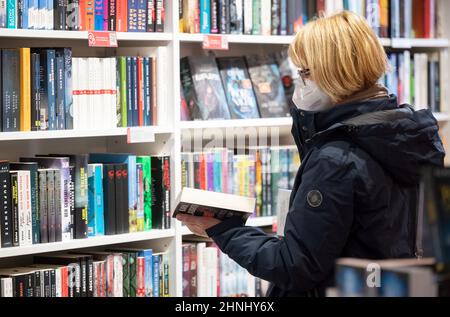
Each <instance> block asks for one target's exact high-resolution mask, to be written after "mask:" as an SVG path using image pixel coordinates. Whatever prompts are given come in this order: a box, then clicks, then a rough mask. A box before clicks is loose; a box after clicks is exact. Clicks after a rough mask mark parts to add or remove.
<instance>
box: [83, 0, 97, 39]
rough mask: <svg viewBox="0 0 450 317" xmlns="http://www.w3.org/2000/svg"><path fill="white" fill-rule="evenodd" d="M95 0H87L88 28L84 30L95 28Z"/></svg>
mask: <svg viewBox="0 0 450 317" xmlns="http://www.w3.org/2000/svg"><path fill="white" fill-rule="evenodd" d="M94 13H95V11H94V0H86V15H85V16H86V29H84V31H86V30H87V31H92V30H94V25H95V21H94V19H95V15H94Z"/></svg>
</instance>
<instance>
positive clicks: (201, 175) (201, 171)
mask: <svg viewBox="0 0 450 317" xmlns="http://www.w3.org/2000/svg"><path fill="white" fill-rule="evenodd" d="M199 158H200V166H199V179H200V188H199V189H202V190H206V159H205V154H204V153H200V155H199Z"/></svg>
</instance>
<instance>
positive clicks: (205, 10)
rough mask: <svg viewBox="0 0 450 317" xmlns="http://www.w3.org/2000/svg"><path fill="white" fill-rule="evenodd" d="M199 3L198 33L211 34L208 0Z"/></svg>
mask: <svg viewBox="0 0 450 317" xmlns="http://www.w3.org/2000/svg"><path fill="white" fill-rule="evenodd" d="M199 1H200V33H203V34H209V33H211V6H210V0H199Z"/></svg>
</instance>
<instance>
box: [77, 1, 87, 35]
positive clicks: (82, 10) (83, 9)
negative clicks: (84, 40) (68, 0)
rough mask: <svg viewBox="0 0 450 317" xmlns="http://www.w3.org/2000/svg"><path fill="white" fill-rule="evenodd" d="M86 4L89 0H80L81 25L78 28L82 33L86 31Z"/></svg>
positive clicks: (79, 19) (79, 18)
mask: <svg viewBox="0 0 450 317" xmlns="http://www.w3.org/2000/svg"><path fill="white" fill-rule="evenodd" d="M86 2H87V0H80V4H79V6H80V11H79V14H80V16H79V17H78V21H79V23H80V25H79V26H78V28H79V29H80V30H81V31H86Z"/></svg>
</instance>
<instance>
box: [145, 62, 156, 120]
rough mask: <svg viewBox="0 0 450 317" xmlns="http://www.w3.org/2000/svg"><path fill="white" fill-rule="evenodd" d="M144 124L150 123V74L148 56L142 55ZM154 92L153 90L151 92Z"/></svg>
mask: <svg viewBox="0 0 450 317" xmlns="http://www.w3.org/2000/svg"><path fill="white" fill-rule="evenodd" d="M143 62H144V65H143V67H144V69H143V70H144V74H143V76H144V122H143V125H144V126H150V125H152V117H151V113H152V111H151V106H152V74H151V73H150V58H149V57H144V59H143ZM153 93H155V92H153Z"/></svg>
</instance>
